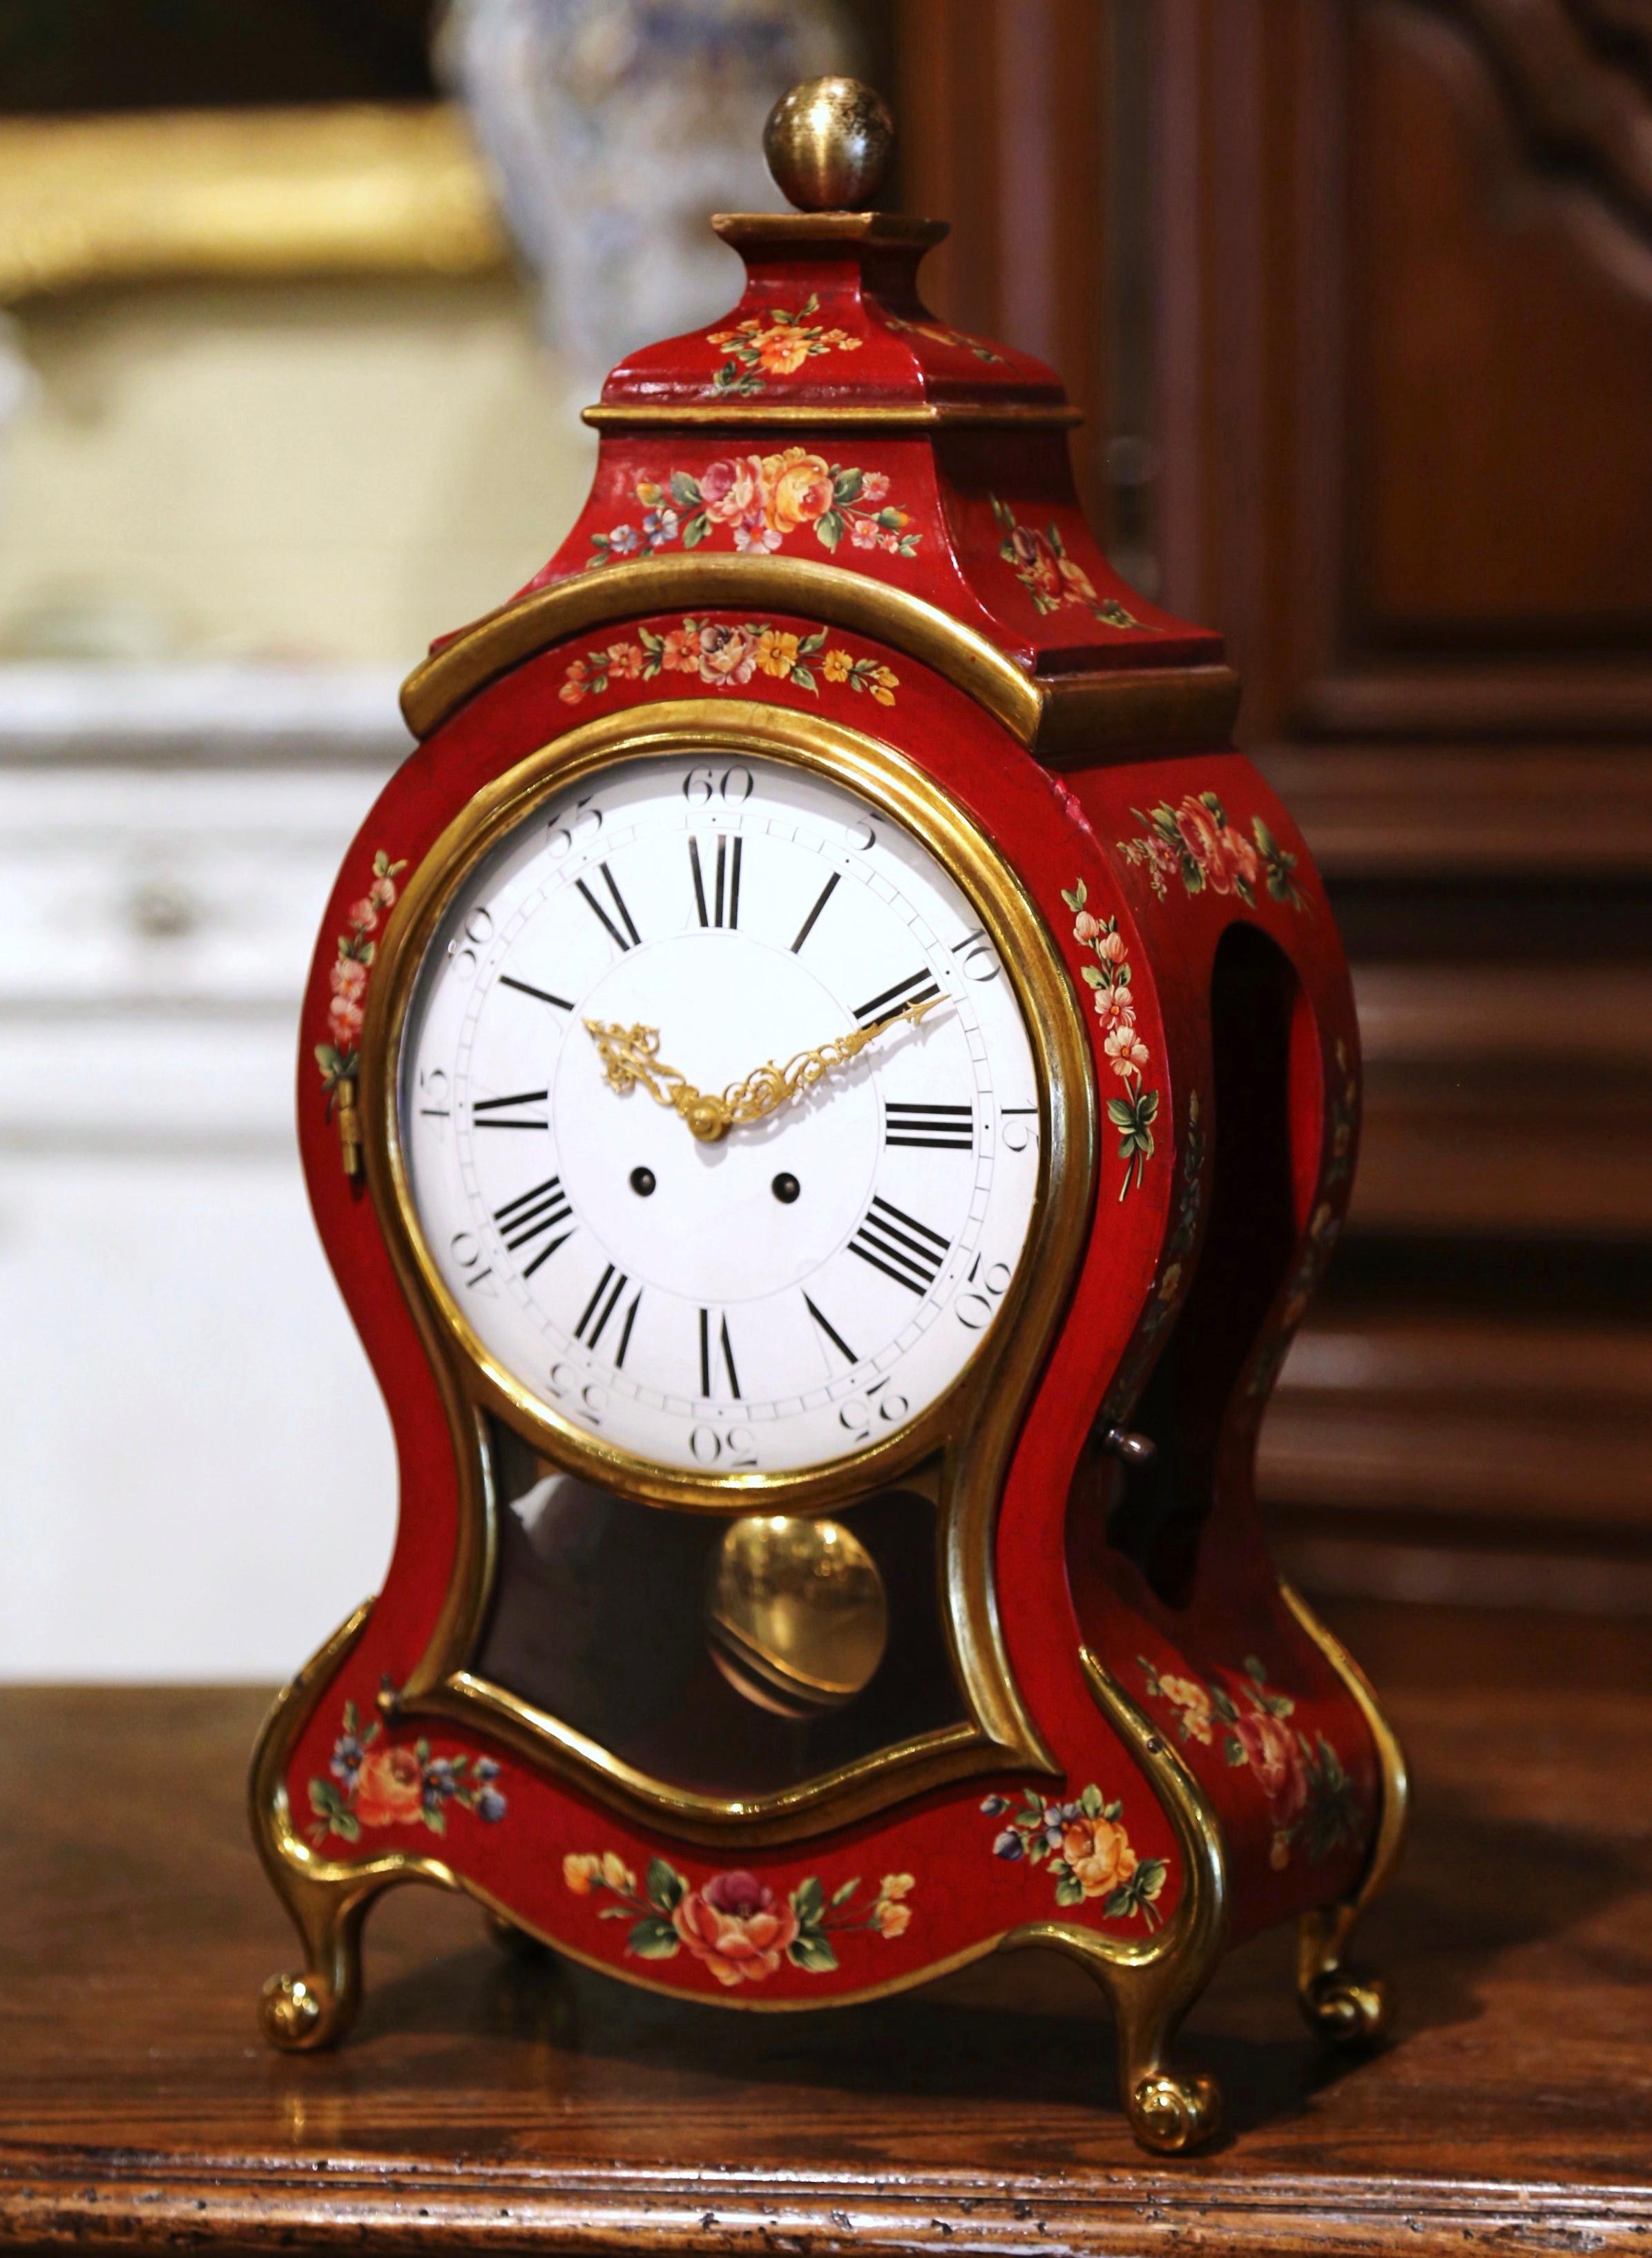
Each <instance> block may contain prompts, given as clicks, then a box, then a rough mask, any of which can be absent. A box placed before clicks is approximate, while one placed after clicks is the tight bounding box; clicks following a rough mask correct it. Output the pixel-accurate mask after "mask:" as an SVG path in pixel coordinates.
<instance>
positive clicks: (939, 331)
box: [883, 314, 1006, 365]
mask: <svg viewBox="0 0 1652 2258" xmlns="http://www.w3.org/2000/svg"><path fill="white" fill-rule="evenodd" d="M883 326H884V328H885V329H889V330H894V332H895V334H896V336H897V337H927V338H928V339H929V341H930V343H931V344H936V345H951V346H953V347H954V349H955V350H956V351H959V352H967V353H973V354H974V355H975V359H977V360H984V361H996V362H998V363H999V364H1000V365H1002V364H1003V361H1004V359H1005V358H1006V356H1005V355H1004V354H1003V353H1001V352H1000V351H998V349H997V347H996V345H989V344H987V343H986V341H985V339H984V338H982V337H970V336H969V335H968V332H967V331H965V330H954V329H949V328H948V327H947V323H945V322H909V321H908V320H907V319H906V318H905V316H904V315H902V314H885V315H884V316H883Z"/></svg>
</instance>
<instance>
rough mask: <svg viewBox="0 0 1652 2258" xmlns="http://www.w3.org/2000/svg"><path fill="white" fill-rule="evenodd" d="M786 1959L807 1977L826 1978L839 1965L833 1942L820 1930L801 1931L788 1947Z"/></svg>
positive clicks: (806, 1929)
mask: <svg viewBox="0 0 1652 2258" xmlns="http://www.w3.org/2000/svg"><path fill="white" fill-rule="evenodd" d="M786 1957H787V1959H788V1960H790V1961H791V1963H792V1965H793V1967H794V1968H801V1969H802V1970H803V1971H804V1973H805V1975H807V1976H825V1975H828V1974H829V1973H830V1972H831V1970H833V1968H835V1967H836V1966H837V1964H838V1956H837V1954H836V1953H835V1952H833V1949H832V1940H831V1938H830V1937H829V1936H827V1935H825V1934H824V1933H823V1932H822V1931H821V1930H819V1929H818V1928H804V1929H799V1930H798V1934H797V1935H796V1936H794V1937H793V1938H792V1940H791V1943H790V1944H789V1945H788V1946H787V1947H786Z"/></svg>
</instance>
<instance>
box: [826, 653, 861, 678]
mask: <svg viewBox="0 0 1652 2258" xmlns="http://www.w3.org/2000/svg"><path fill="white" fill-rule="evenodd" d="M853 665H854V660H853V659H852V658H851V657H849V654H848V652H847V650H829V651H827V653H826V657H824V658H823V659H822V660H821V662H820V671H821V672H822V673H823V674H824V675H825V677H826V680H827V681H828V682H847V680H848V678H849V669H850V668H851V667H852V666H853Z"/></svg>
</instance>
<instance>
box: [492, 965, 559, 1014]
mask: <svg viewBox="0 0 1652 2258" xmlns="http://www.w3.org/2000/svg"><path fill="white" fill-rule="evenodd" d="M499 984H500V987H501V988H514V989H515V991H516V992H517V994H518V995H519V996H532V997H535V998H536V999H537V1000H538V1001H539V1002H540V1003H542V1004H554V1005H556V1007H557V1010H558V1011H559V1012H571V1011H572V1009H573V1005H571V1003H570V1002H569V1001H568V998H566V997H565V996H553V995H552V994H551V992H550V991H549V988H535V987H534V986H533V985H532V983H530V982H528V981H526V980H513V979H512V977H511V976H510V974H509V973H508V972H501V973H500V976H499Z"/></svg>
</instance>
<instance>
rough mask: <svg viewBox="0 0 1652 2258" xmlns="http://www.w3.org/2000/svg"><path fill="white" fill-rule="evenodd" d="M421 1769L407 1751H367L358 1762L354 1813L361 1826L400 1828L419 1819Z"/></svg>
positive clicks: (422, 1788)
mask: <svg viewBox="0 0 1652 2258" xmlns="http://www.w3.org/2000/svg"><path fill="white" fill-rule="evenodd" d="M423 1800H424V1767H423V1766H422V1765H421V1764H420V1762H419V1759H418V1757H415V1755H414V1753H413V1750H411V1749H370V1750H368V1751H367V1754H366V1756H365V1757H364V1758H363V1759H362V1766H361V1778H360V1779H359V1780H358V1783H357V1786H356V1802H355V1813H356V1816H357V1818H358V1819H359V1820H360V1821H361V1823H362V1825H363V1826H364V1827H396V1826H403V1825H405V1824H406V1823H407V1822H408V1821H409V1820H413V1819H416V1818H417V1817H418V1816H419V1809H420V1806H421V1805H422V1802H423Z"/></svg>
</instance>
